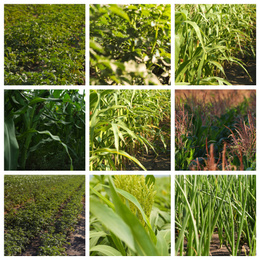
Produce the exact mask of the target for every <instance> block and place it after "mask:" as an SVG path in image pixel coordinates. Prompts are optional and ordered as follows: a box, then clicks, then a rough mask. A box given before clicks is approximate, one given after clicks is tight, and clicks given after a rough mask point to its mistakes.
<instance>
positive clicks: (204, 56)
mask: <svg viewBox="0 0 260 260" xmlns="http://www.w3.org/2000/svg"><path fill="white" fill-rule="evenodd" d="M255 33H256V5H247V4H244V5H241V4H237V5H229V4H199V5H194V4H193V5H176V7H175V82H176V83H177V84H188V85H218V84H219V85H223V84H225V85H229V84H230V83H229V82H228V80H227V79H226V75H225V68H226V67H227V65H232V64H238V65H239V66H240V67H241V68H242V69H243V70H244V71H245V72H246V73H247V74H248V72H247V70H246V68H245V66H246V64H245V63H244V62H243V61H242V59H244V60H245V59H247V58H249V57H250V58H251V59H255V57H256V36H255ZM248 76H249V77H250V75H249V74H248Z"/></svg>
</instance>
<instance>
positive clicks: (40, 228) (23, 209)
mask: <svg viewBox="0 0 260 260" xmlns="http://www.w3.org/2000/svg"><path fill="white" fill-rule="evenodd" d="M84 196H85V176H83V175H73V176H72V175H59V176H58V175H45V176H41V175H6V176H5V179H4V198H5V200H4V207H5V209H4V210H5V221H4V250H5V253H4V254H5V256H30V255H34V256H36V255H37V256H59V255H66V248H65V247H67V246H68V235H69V234H70V233H71V232H73V231H74V228H75V227H76V225H77V223H78V220H79V217H80V213H82V211H83V205H84ZM84 239H85V238H84ZM81 253H82V255H84V254H85V252H81Z"/></svg>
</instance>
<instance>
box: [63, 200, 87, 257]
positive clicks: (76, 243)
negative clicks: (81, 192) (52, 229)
mask: <svg viewBox="0 0 260 260" xmlns="http://www.w3.org/2000/svg"><path fill="white" fill-rule="evenodd" d="M82 203H83V204H84V210H83V211H82V213H81V214H80V216H79V222H78V224H77V226H76V228H75V231H74V232H73V233H71V234H70V236H69V241H68V242H69V243H70V245H68V246H66V253H67V256H85V198H84V200H83V201H82Z"/></svg>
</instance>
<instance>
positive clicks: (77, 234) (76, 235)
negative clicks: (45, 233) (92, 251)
mask: <svg viewBox="0 0 260 260" xmlns="http://www.w3.org/2000/svg"><path fill="white" fill-rule="evenodd" d="M82 204H83V211H82V212H81V214H80V215H79V221H78V223H77V226H76V227H75V230H74V232H72V233H70V234H69V236H68V240H67V241H68V242H69V244H67V245H66V246H65V249H66V255H67V256H85V198H84V199H83V200H82ZM39 246H40V238H39V237H36V238H35V239H34V240H33V241H32V242H31V244H30V245H29V246H28V248H27V249H26V250H25V251H24V252H23V253H22V254H21V256H37V252H38V248H39Z"/></svg>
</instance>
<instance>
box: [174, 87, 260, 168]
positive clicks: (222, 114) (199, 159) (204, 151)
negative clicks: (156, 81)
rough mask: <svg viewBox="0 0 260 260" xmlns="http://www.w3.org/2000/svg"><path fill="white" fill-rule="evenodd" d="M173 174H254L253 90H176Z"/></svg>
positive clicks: (254, 122) (254, 109)
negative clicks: (244, 172) (234, 171)
mask: <svg viewBox="0 0 260 260" xmlns="http://www.w3.org/2000/svg"><path fill="white" fill-rule="evenodd" d="M175 116H176V117H175V170H199V171H200V170H209V171H212V170H213V171H216V170H222V171H227V170H229V171H233V170H239V171H243V170H247V171H250V170H256V91H255V90H189V91H187V90H176V99H175Z"/></svg>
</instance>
